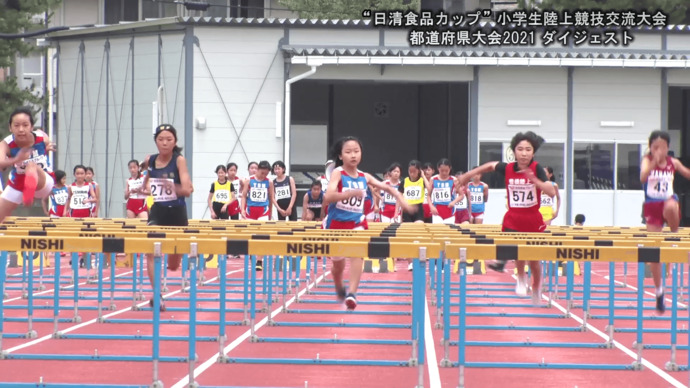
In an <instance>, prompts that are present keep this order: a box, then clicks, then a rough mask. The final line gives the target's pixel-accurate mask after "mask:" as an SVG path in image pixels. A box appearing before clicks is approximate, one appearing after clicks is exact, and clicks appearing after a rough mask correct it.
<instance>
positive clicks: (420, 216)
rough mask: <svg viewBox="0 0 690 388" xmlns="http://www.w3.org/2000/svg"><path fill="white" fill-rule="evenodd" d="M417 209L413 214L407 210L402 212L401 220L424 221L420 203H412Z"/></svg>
mask: <svg viewBox="0 0 690 388" xmlns="http://www.w3.org/2000/svg"><path fill="white" fill-rule="evenodd" d="M414 206H415V207H416V208H417V211H416V212H415V213H414V214H409V213H408V212H406V211H404V210H403V212H402V222H416V221H424V207H423V205H422V204H421V203H419V204H416V205H414Z"/></svg>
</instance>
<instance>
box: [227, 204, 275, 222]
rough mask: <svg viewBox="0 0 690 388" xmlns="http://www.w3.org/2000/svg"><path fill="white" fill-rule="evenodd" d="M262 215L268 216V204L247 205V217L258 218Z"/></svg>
mask: <svg viewBox="0 0 690 388" xmlns="http://www.w3.org/2000/svg"><path fill="white" fill-rule="evenodd" d="M228 214H229V213H228ZM263 217H268V206H247V218H248V219H250V220H259V219H260V218H263Z"/></svg>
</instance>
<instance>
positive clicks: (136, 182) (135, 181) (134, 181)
mask: <svg viewBox="0 0 690 388" xmlns="http://www.w3.org/2000/svg"><path fill="white" fill-rule="evenodd" d="M143 185H144V176H143V175H141V176H139V177H138V178H129V179H127V186H129V198H130V199H145V198H146V195H145V194H142V193H134V192H133V190H138V189H141V187H142V186H143Z"/></svg>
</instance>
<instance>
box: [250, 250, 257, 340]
mask: <svg viewBox="0 0 690 388" xmlns="http://www.w3.org/2000/svg"><path fill="white" fill-rule="evenodd" d="M251 258H252V268H251V269H250V270H251V271H252V289H251V300H250V304H251V308H250V310H249V326H250V330H251V337H250V340H251V341H252V342H255V340H256V338H257V337H256V328H255V327H254V326H255V323H256V256H255V255H251Z"/></svg>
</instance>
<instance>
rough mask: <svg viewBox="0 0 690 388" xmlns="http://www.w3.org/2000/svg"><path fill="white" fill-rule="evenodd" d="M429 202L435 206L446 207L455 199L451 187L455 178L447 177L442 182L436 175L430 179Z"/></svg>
mask: <svg viewBox="0 0 690 388" xmlns="http://www.w3.org/2000/svg"><path fill="white" fill-rule="evenodd" d="M431 185H432V187H431V202H432V203H433V204H434V206H436V205H445V206H448V205H449V204H450V203H451V202H452V201H453V199H455V192H454V190H453V187H454V185H455V177H452V176H451V177H448V179H445V180H442V179H441V178H439V176H438V175H434V176H433V177H431Z"/></svg>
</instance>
